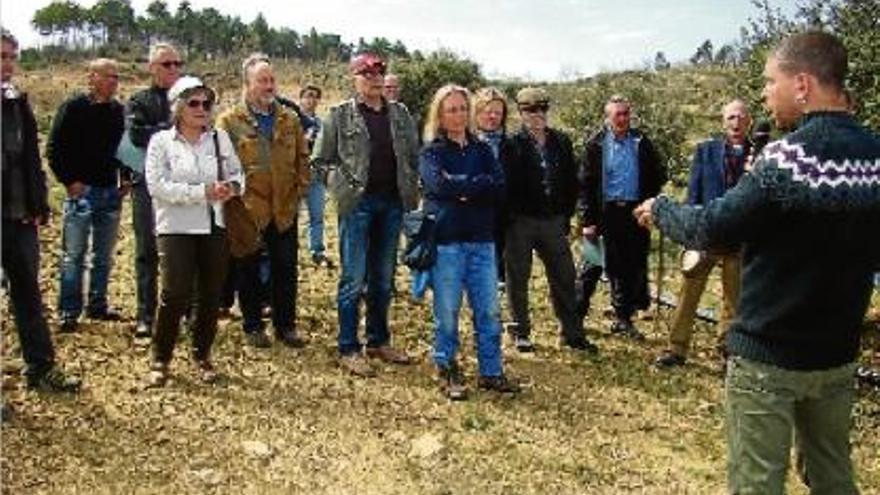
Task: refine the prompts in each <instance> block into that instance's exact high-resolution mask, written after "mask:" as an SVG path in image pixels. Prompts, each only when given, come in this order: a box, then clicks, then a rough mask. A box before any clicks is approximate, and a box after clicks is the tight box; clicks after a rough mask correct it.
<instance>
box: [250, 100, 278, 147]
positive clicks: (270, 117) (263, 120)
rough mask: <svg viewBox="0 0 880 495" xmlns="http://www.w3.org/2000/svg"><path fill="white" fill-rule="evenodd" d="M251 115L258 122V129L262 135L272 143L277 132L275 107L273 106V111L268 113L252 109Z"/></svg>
mask: <svg viewBox="0 0 880 495" xmlns="http://www.w3.org/2000/svg"><path fill="white" fill-rule="evenodd" d="M251 114H253V116H254V118H255V119H256V120H257V128H258V129H259V131H260V134H262V135H263V137H265V138H267V139H269V140H270V141H271V140H272V135H273V133H274V132H275V107H274V106H273V107H272V110H270V111H269V112H268V113H264V112H260V111H258V110H256V109H255V108H253V107H251Z"/></svg>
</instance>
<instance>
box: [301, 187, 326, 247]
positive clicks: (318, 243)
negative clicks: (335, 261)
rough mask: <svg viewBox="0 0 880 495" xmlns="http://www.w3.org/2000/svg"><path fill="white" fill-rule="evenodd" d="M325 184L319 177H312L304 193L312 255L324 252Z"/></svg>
mask: <svg viewBox="0 0 880 495" xmlns="http://www.w3.org/2000/svg"><path fill="white" fill-rule="evenodd" d="M326 196H327V186H325V185H324V183H323V182H321V181H320V180H319V179H312V182H311V184H309V192H308V194H307V195H306V206H307V207H308V209H309V224H308V232H309V253H311V254H312V256H314V255H316V254H324V249H325V248H324V200H325V197H326Z"/></svg>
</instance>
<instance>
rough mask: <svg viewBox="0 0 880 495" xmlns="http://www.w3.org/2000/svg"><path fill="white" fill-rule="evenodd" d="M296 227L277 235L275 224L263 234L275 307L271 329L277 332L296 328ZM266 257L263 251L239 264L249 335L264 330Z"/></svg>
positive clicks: (292, 226)
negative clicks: (262, 272) (264, 271)
mask: <svg viewBox="0 0 880 495" xmlns="http://www.w3.org/2000/svg"><path fill="white" fill-rule="evenodd" d="M296 233H297V227H296V222H294V223H293V225H291V226H290V228H288V229H287V230H285V231H284V232H278V229H277V228H276V227H275V223H274V222H273V223H270V224H269V225H268V226H267V227H266V229H265V230H264V231H263V242H264V243H265V245H266V249H265V251H266V252H267V253H268V255H269V264H268V266H269V273H268V275H269V303H270V305H271V306H272V326H273V327H275V331H276V332H287V331H291V330H294V329H295V328H296V293H297V283H296V282H297V281H296V277H297V266H296V252H297V238H296ZM264 259H265V254H263V252H262V250H261V251H258V252H257V253H254V254H252V255H250V256H247V257H244V258H242V259H241V260H240V262H239V265H238V268H239V270H240V273H239V276H240V277H241V279H240V282H241V286H240V291H239V293H238V301H239V304H240V305H241V314H242V317H243V319H244V325H243V326H244V331H245V332H248V333H252V332H259V331H262V330H263V321H262V311H263V303H264V302H265V299H264V294H265V287H266V285H265V282H264V278H263V274H261V271H263V270H264V269H265V268H264V267H265V263H264V262H263V260H264Z"/></svg>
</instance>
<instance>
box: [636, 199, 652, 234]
mask: <svg viewBox="0 0 880 495" xmlns="http://www.w3.org/2000/svg"><path fill="white" fill-rule="evenodd" d="M655 199H657V198H648V199H646V200H645V201H644V202H643V203H642V204H640V205H639V206H637V207H636V209H635V210H633V216H635V217H636V222H638V223H639V225H641V226H642V227H644V228H646V229H650V228H651V227H652V226H653V225H654V214H653V213H652V212H651V208H652V207H653V206H654V200H655Z"/></svg>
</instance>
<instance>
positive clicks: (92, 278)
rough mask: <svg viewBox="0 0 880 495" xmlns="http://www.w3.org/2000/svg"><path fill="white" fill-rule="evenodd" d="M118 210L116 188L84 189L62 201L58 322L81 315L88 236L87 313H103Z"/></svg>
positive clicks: (119, 203)
mask: <svg viewBox="0 0 880 495" xmlns="http://www.w3.org/2000/svg"><path fill="white" fill-rule="evenodd" d="M120 209H121V198H120V197H119V191H118V190H117V189H116V187H95V186H86V189H85V192H84V193H83V194H82V195H81V196H79V197H77V198H67V199H65V200H64V220H63V221H64V225H63V231H62V240H61V244H62V254H61V291H60V296H59V303H58V308H59V312H60V318H61V319H62V320H76V319H77V318H78V317H79V315H80V314H81V313H82V309H83V297H82V276H83V272H84V271H85V260H86V248H87V247H88V245H89V237H91V241H92V242H91V256H90V260H91V269H90V270H89V296H88V297H89V298H88V307H87V312H88V313H90V314H101V313H103V312H106V311H107V309H108V307H107V283H108V281H109V279H110V270H111V268H112V267H113V251H114V247H115V246H116V234H117V232H118V230H119V212H120Z"/></svg>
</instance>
